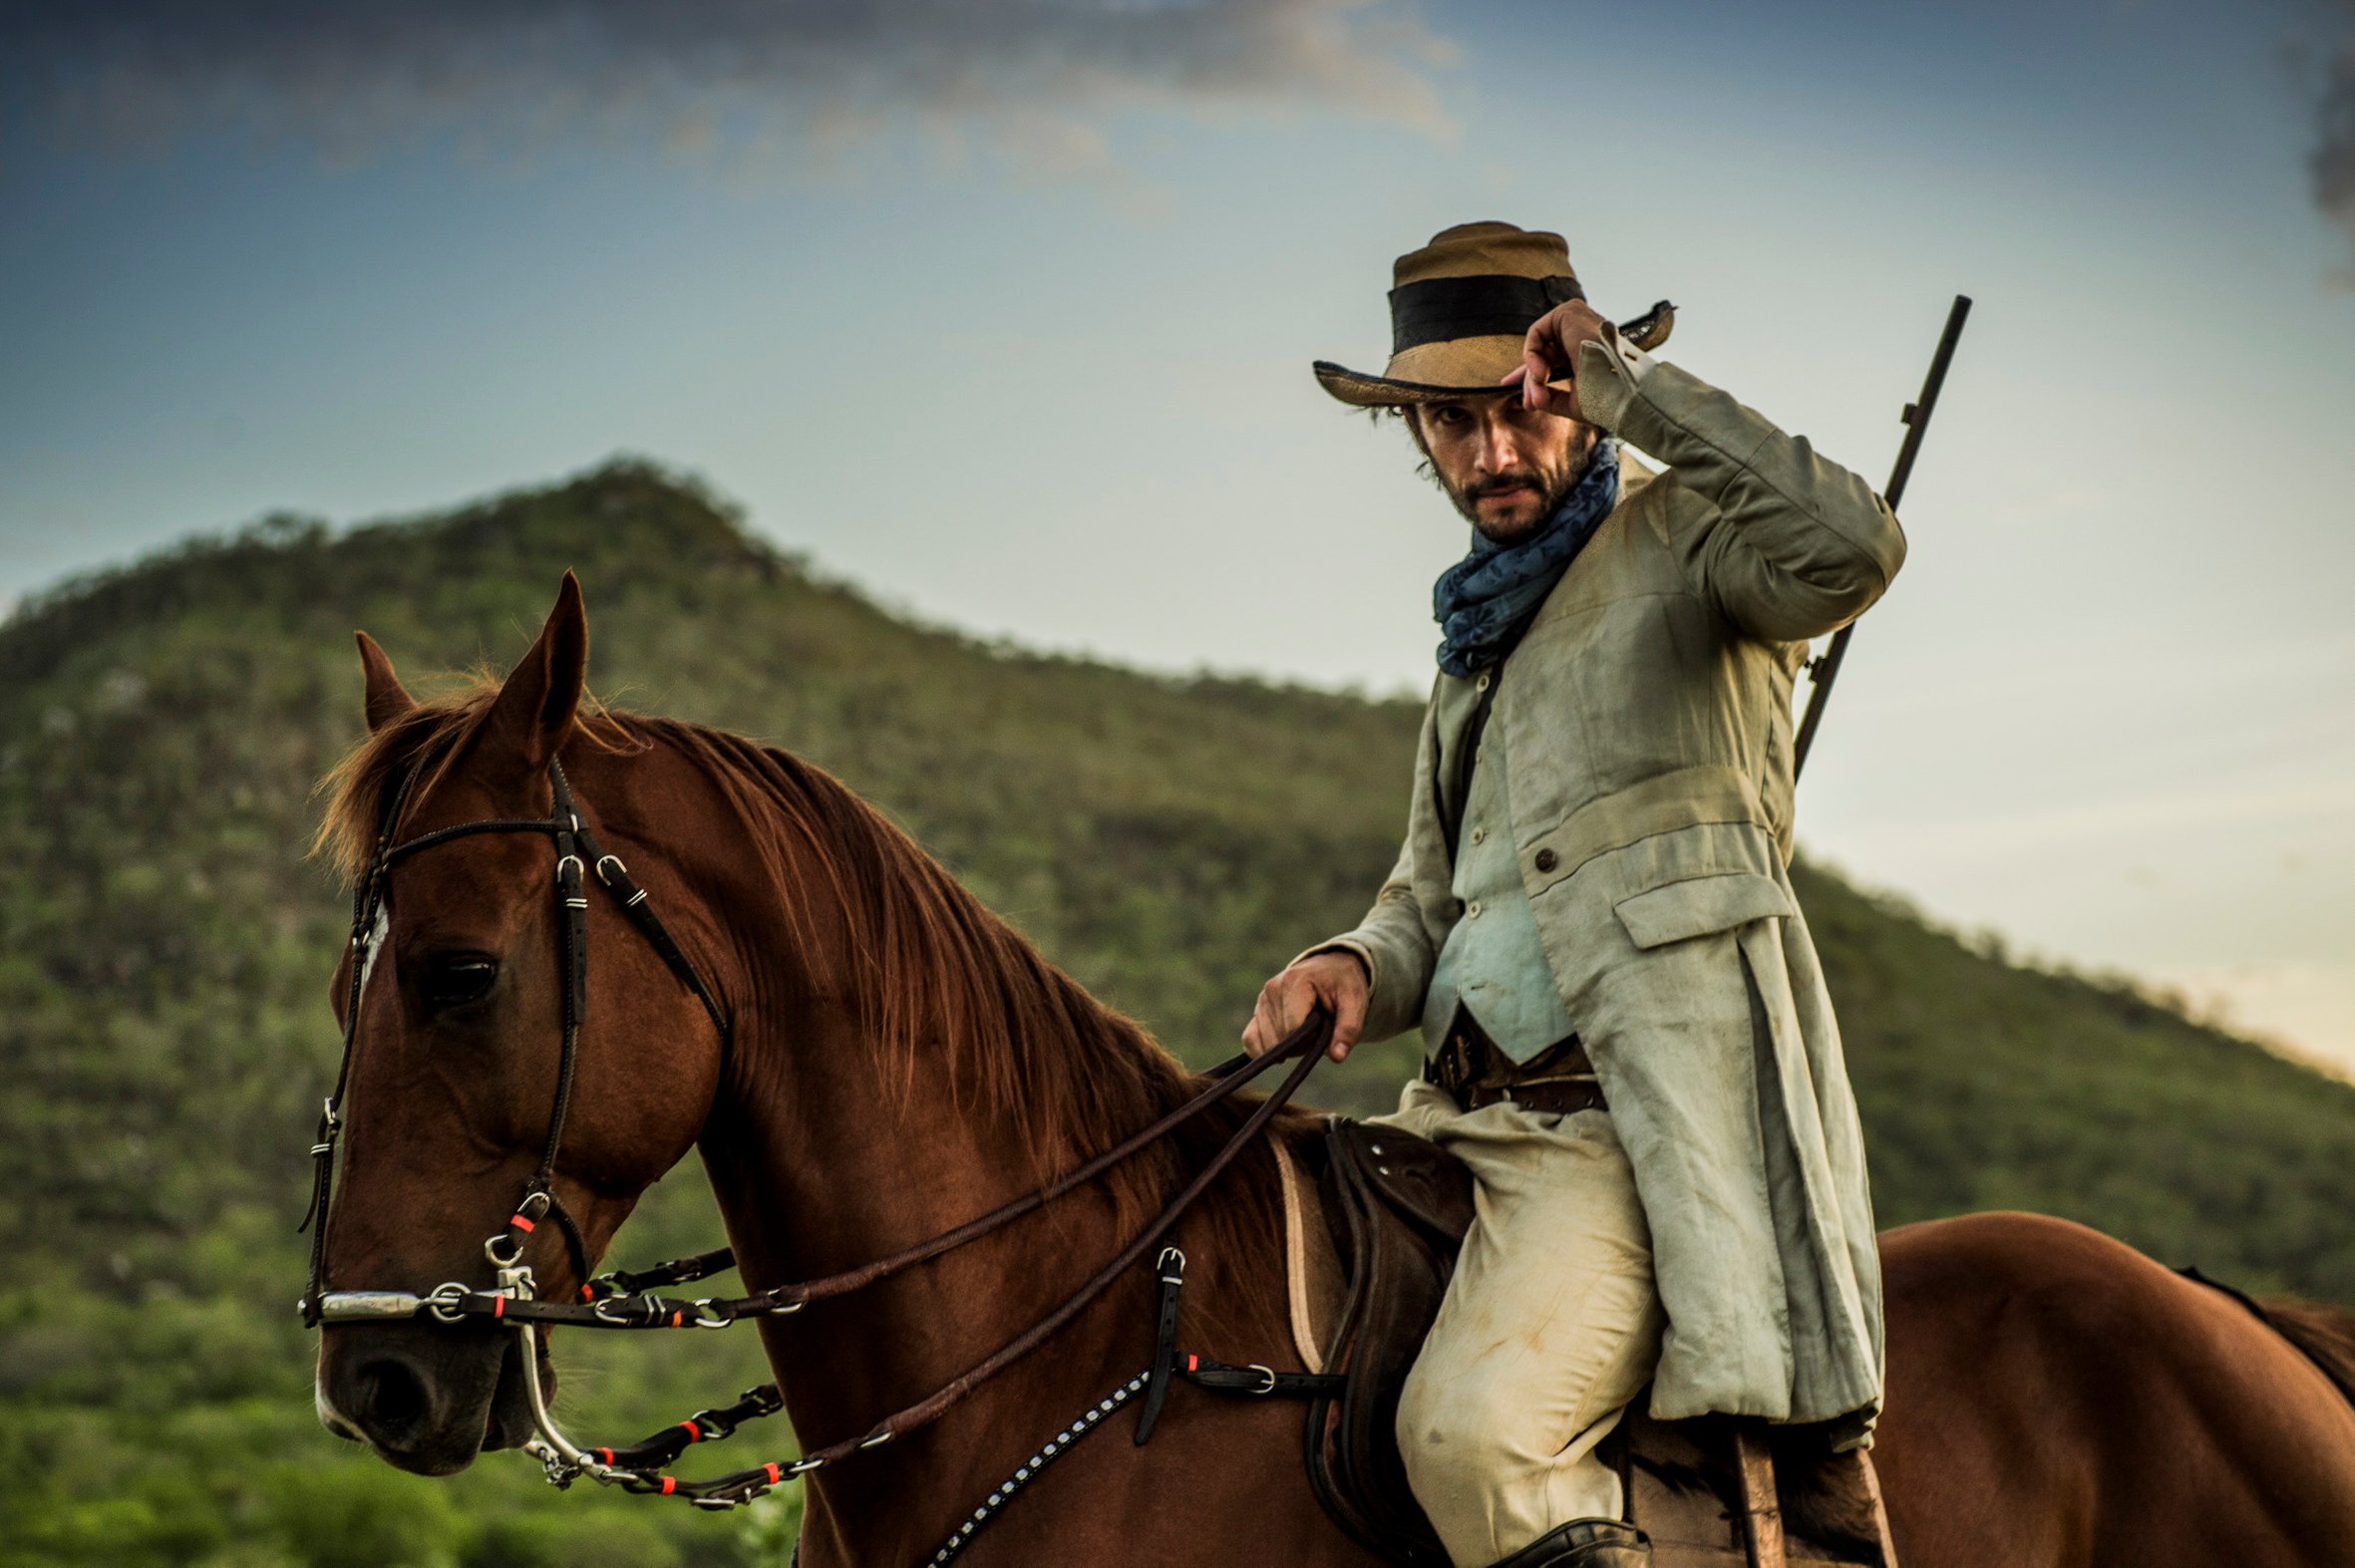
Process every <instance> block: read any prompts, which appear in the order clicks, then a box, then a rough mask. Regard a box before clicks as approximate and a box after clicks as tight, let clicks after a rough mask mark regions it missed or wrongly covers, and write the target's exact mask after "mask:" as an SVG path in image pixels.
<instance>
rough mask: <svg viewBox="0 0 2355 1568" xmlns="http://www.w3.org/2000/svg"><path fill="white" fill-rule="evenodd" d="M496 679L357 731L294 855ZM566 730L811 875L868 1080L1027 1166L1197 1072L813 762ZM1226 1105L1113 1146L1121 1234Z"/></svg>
mask: <svg viewBox="0 0 2355 1568" xmlns="http://www.w3.org/2000/svg"><path fill="white" fill-rule="evenodd" d="M497 695H498V685H497V683H496V681H494V680H492V679H491V678H490V677H488V676H478V677H476V678H475V679H474V680H473V681H472V682H471V683H470V684H468V685H466V686H464V687H462V688H460V689H459V690H457V691H455V692H452V693H449V694H446V695H443V696H440V697H436V698H433V699H429V700H427V701H425V702H421V703H420V704H418V706H417V707H415V708H413V709H411V710H410V711H409V712H408V713H406V714H404V715H403V716H402V717H400V718H399V719H396V720H394V721H392V722H391V723H390V724H388V725H386V726H385V727H384V728H383V729H381V730H379V731H377V732H376V733H375V734H373V735H371V736H370V737H369V738H368V739H367V740H366V741H364V742H362V743H361V744H360V746H359V747H357V748H356V749H355V750H354V751H353V752H352V753H351V754H350V755H349V756H347V757H346V758H345V759H344V760H343V761H342V762H341V763H339V764H338V765H337V766H336V768H335V769H334V771H333V772H331V773H330V774H329V775H328V776H327V778H326V779H325V780H324V781H323V782H322V784H321V786H320V787H321V789H322V790H324V791H327V792H328V794H329V799H328V804H327V809H326V813H325V816H324V818H323V820H322V822H321V824H320V827H319V833H318V837H317V839H316V841H315V843H314V851H315V852H319V853H323V854H325V855H326V856H327V858H328V859H329V860H330V861H331V863H333V864H334V865H335V866H336V867H337V868H338V869H340V870H341V871H342V872H343V874H344V875H345V876H346V877H347V878H350V877H353V876H356V875H358V874H359V873H360V872H361V871H362V870H363V869H365V867H366V864H367V861H368V858H369V856H370V855H371V854H372V853H373V851H374V847H375V841H376V837H377V833H378V830H379V829H378V823H379V821H380V820H381V813H382V811H383V810H384V806H385V801H386V791H387V790H388V789H390V788H392V787H394V785H395V783H396V781H397V780H398V779H399V778H400V777H401V776H402V775H403V774H404V773H405V772H406V771H407V770H408V769H410V768H412V767H418V768H422V769H424V770H425V772H424V774H423V775H422V776H421V778H420V780H419V784H418V786H417V788H416V789H415V790H414V791H413V796H412V797H413V799H422V798H423V797H424V796H425V795H426V794H428V793H430V792H431V790H432V788H433V787H434V785H435V784H438V783H439V782H440V781H441V779H442V778H443V777H444V776H446V775H447V774H449V773H450V772H452V771H453V770H455V769H456V768H457V767H458V766H460V765H461V763H462V762H463V759H464V757H465V755H466V753H467V751H468V742H469V740H470V739H471V738H472V735H473V733H474V731H475V729H476V728H477V727H478V726H479V725H480V723H481V721H482V718H483V715H484V714H485V713H486V712H487V711H488V710H489V708H490V706H491V702H492V700H493V699H494V698H495V697H496V696H497ZM568 746H587V747H591V748H594V749H597V750H601V751H605V752H621V753H626V752H636V751H650V750H654V749H658V748H659V749H662V750H665V751H669V752H671V753H673V754H675V755H677V756H678V757H680V758H681V759H683V760H684V761H686V762H687V763H688V764H689V765H690V766H692V767H694V768H695V769H696V770H697V771H698V772H699V773H701V774H702V775H703V776H704V777H705V778H706V779H707V780H709V781H710V782H711V783H712V784H713V785H714V786H715V787H716V788H717V789H718V790H719V791H720V793H721V794H722V795H723V797H724V798H726V799H727V800H728V801H729V802H730V804H731V806H732V808H733V809H734V810H735V812H736V813H737V815H738V816H739V817H741V819H742V822H741V826H742V828H743V830H744V842H745V845H746V848H747V850H748V852H749V853H751V854H754V855H757V856H758V857H759V862H760V868H761V870H762V871H763V873H764V874H765V875H766V876H767V878H768V879H770V880H771V881H772V882H773V883H774V884H775V885H778V886H780V887H793V886H796V885H808V884H809V882H810V880H811V878H812V877H813V875H814V874H815V875H816V876H818V877H820V878H822V879H823V880H824V882H825V884H826V885H827V887H828V890H829V891H830V892H831V893H832V894H833V895H834V902H835V903H836V904H837V905H838V906H839V908H840V909H841V912H842V917H843V918H844V919H846V920H847V921H849V922H850V924H851V930H850V932H849V936H848V940H847V942H846V943H845V944H844V947H845V950H846V951H847V953H848V954H849V955H850V960H849V962H850V964H851V966H852V971H853V972H852V973H850V974H848V975H846V976H845V977H844V979H845V981H846V982H847V985H848V987H849V990H850V993H851V996H852V998H853V1005H854V1006H855V1008H856V1009H857V1011H858V1013H859V1015H860V1017H861V1019H862V1021H863V1024H864V1029H865V1033H866V1036H867V1039H868V1041H869V1043H870V1045H871V1048H872V1049H873V1050H874V1051H875V1052H876V1053H877V1057H878V1067H879V1068H880V1070H881V1072H882V1075H883V1076H884V1078H885V1080H886V1082H888V1083H894V1084H896V1085H897V1086H898V1087H899V1088H900V1089H901V1090H902V1091H903V1092H904V1091H905V1090H906V1089H908V1088H910V1087H912V1086H913V1085H914V1084H915V1082H916V1080H917V1076H918V1075H919V1074H936V1075H940V1076H942V1077H943V1078H944V1079H945V1081H946V1082H947V1083H948V1084H949V1085H950V1086H951V1088H952V1092H953V1093H954V1094H955V1096H956V1097H957V1099H958V1101H959V1102H960V1104H961V1105H965V1106H970V1107H971V1108H972V1109H973V1110H974V1111H976V1112H978V1113H980V1114H983V1115H988V1116H996V1117H1003V1118H1005V1119H1006V1121H1007V1122H1008V1123H1009V1124H1011V1125H1013V1126H1015V1127H1017V1128H1019V1129H1020V1130H1021V1133H1022V1135H1023V1139H1024V1142H1025V1144H1026V1145H1027V1151H1028V1154H1029V1156H1030V1159H1031V1162H1032V1164H1033V1167H1034V1173H1035V1174H1037V1175H1039V1176H1041V1177H1043V1176H1045V1175H1047V1174H1051V1173H1053V1172H1055V1171H1057V1170H1060V1169H1063V1168H1066V1167H1068V1166H1069V1165H1070V1164H1072V1163H1076V1158H1075V1156H1077V1157H1084V1156H1085V1155H1086V1154H1088V1153H1090V1152H1093V1151H1095V1150H1097V1149H1100V1148H1103V1147H1105V1146H1107V1145H1109V1144H1110V1143H1111V1142H1112V1141H1113V1140H1115V1139H1116V1138H1118V1137H1120V1136H1122V1135H1124V1134H1126V1133H1128V1132H1130V1131H1132V1130H1135V1129H1136V1128H1139V1127H1142V1126H1144V1125H1145V1124H1147V1123H1148V1122H1150V1121H1152V1120H1153V1119H1154V1118H1155V1117H1157V1116H1159V1115H1161V1114H1162V1113H1163V1112H1164V1111H1166V1110H1168V1109H1170V1108H1171V1107H1172V1106H1174V1105H1176V1104H1177V1103H1178V1102H1179V1101H1180V1100H1181V1099H1183V1098H1185V1097H1186V1096H1187V1095H1189V1094H1191V1093H1192V1092H1193V1090H1194V1089H1195V1088H1196V1087H1197V1081H1195V1080H1193V1079H1192V1078H1191V1077H1190V1076H1189V1075H1188V1074H1186V1072H1185V1071H1184V1070H1183V1069H1182V1068H1181V1067H1180V1066H1179V1065H1178V1063H1177V1061H1176V1059H1175V1058H1173V1057H1172V1056H1171V1055H1170V1054H1169V1053H1168V1052H1167V1051H1166V1050H1165V1049H1163V1047H1162V1046H1161V1045H1160V1044H1159V1043H1157V1042H1156V1041H1155V1040H1154V1039H1153V1037H1152V1036H1151V1035H1150V1034H1149V1033H1148V1032H1147V1031H1146V1030H1145V1029H1144V1028H1143V1027H1142V1026H1140V1025H1139V1024H1137V1023H1136V1022H1135V1021H1133V1020H1131V1019H1129V1018H1126V1017H1124V1016H1123V1015H1121V1014H1119V1013H1117V1012H1115V1011H1113V1010H1112V1009H1111V1008H1109V1007H1107V1006H1105V1005H1104V1004H1103V1003H1101V1002H1099V1001H1097V1000H1096V999H1095V998H1094V997H1093V996H1091V995H1089V994H1088V992H1087V991H1086V990H1085V989H1084V988H1083V987H1082V986H1081V985H1080V984H1079V983H1078V982H1077V981H1075V980H1073V979H1072V978H1071V977H1070V976H1068V975H1066V974H1064V973H1063V971H1061V970H1060V969H1058V968H1056V967H1055V966H1054V965H1053V964H1051V963H1050V962H1048V960H1047V959H1046V957H1045V955H1043V954H1042V953H1040V952H1039V950H1038V949H1037V947H1035V946H1034V945H1033V944H1032V943H1031V942H1030V940H1029V939H1028V938H1027V937H1025V936H1023V935H1022V934H1021V933H1020V932H1018V931H1016V930H1014V929H1013V928H1012V927H1011V926H1009V925H1007V924H1006V923H1005V921H1003V920H1001V919H1000V918H999V917H998V916H997V915H995V914H994V913H992V912H991V911H990V910H989V909H988V908H986V907H985V906H984V905H983V904H982V903H981V901H980V900H979V899H977V898H975V897H974V896H973V895H972V894H971V893H970V892H968V891H966V890H965V888H964V887H963V886H962V885H960V884H959V883H958V882H957V880H956V879H955V878H954V877H953V876H951V875H950V874H949V872H948V871H947V869H946V868H945V867H943V866H942V865H941V864H940V863H939V862H938V861H937V860H935V859H934V858H933V857H932V856H931V855H930V854H928V853H926V852H925V850H924V849H923V848H922V847H921V846H920V845H918V844H917V843H916V842H915V840H914V839H913V838H911V837H909V836H908V834H907V833H905V832H903V831H902V830H901V829H900V828H898V827H897V826H895V825H894V824H892V823H891V822H890V821H889V820H887V819H886V818H885V817H884V816H883V815H882V813H881V812H879V811H877V810H876V809H875V808H874V807H872V806H870V805H868V804H867V803H866V802H865V801H863V800H861V799H860V798H859V797H858V796H857V795H855V794H854V793H852V792H851V790H850V789H849V788H848V786H846V785H844V784H841V782H840V781H838V780H837V779H835V778H834V777H833V776H832V775H830V774H828V773H826V772H825V771H824V770H823V769H819V768H816V767H814V766H812V765H810V764H809V763H806V762H803V761H802V760H801V759H799V758H797V757H794V756H793V755H792V754H790V753H788V752H784V751H781V750H779V749H777V748H774V747H765V746H762V745H760V744H759V743H757V742H755V741H752V740H748V739H746V738H745V737H743V736H739V735H734V734H730V733H728V732H726V731H721V730H716V729H710V728H707V727H705V726H702V725H696V724H689V723H685V722H682V721H679V720H674V719H662V718H655V717H651V716H648V715H644V714H636V713H630V712H626V711H621V710H615V709H608V708H605V707H603V706H601V705H593V704H592V705H585V706H584V709H583V716H582V719H581V722H580V724H579V726H578V727H577V729H576V731H575V735H574V738H573V740H572V741H571V742H569V743H568ZM589 803H590V804H591V805H592V806H593V805H594V801H590V802H589ZM788 906H789V908H790V909H791V910H792V912H793V916H794V919H795V920H796V921H797V923H798V922H801V921H803V920H804V919H806V917H807V915H808V912H809V911H808V910H807V909H806V908H805V907H803V906H802V903H801V902H797V901H796V900H793V899H790V898H789V899H788ZM1242 1113H1243V1112H1242V1110H1241V1109H1239V1108H1236V1107H1234V1105H1233V1102H1232V1101H1231V1100H1230V1101H1229V1102H1227V1104H1224V1105H1220V1106H1217V1107H1214V1108H1213V1109H1212V1110H1211V1111H1210V1112H1208V1113H1206V1114H1205V1115H1203V1116H1200V1117H1197V1118H1195V1120H1194V1121H1193V1122H1192V1123H1190V1124H1189V1125H1188V1127H1187V1128H1185V1129H1184V1130H1183V1131H1182V1132H1181V1134H1180V1135H1179V1136H1177V1137H1176V1138H1174V1139H1173V1140H1172V1141H1171V1146H1170V1150H1169V1157H1167V1158H1164V1159H1160V1160H1157V1159H1154V1158H1152V1157H1151V1156H1150V1155H1148V1156H1146V1157H1141V1158H1138V1159H1134V1160H1131V1161H1128V1162H1127V1163H1126V1164H1125V1165H1124V1166H1122V1167H1121V1168H1119V1169H1117V1170H1115V1171H1114V1172H1113V1173H1112V1175H1111V1176H1110V1177H1108V1178H1107V1182H1106V1190H1107V1192H1108V1193H1109V1194H1110V1195H1111V1197H1112V1198H1113V1201H1114V1204H1115V1206H1116V1210H1117V1216H1118V1222H1119V1224H1120V1227H1121V1229H1122V1230H1123V1231H1124V1233H1126V1232H1127V1231H1128V1230H1129V1229H1131V1228H1132V1227H1133V1226H1135V1225H1137V1224H1141V1223H1142V1222H1143V1220H1144V1218H1145V1216H1146V1215H1148V1214H1150V1213H1151V1212H1152V1211H1153V1210H1154V1209H1155V1208H1156V1207H1158V1206H1159V1204H1160V1202H1161V1201H1163V1199H1164V1198H1165V1197H1166V1196H1167V1193H1168V1190H1169V1181H1170V1177H1171V1175H1172V1174H1173V1171H1174V1169H1175V1168H1190V1167H1192V1166H1194V1165H1197V1164H1198V1163H1199V1162H1200V1161H1201V1159H1203V1158H1205V1157H1206V1156H1207V1154H1208V1153H1209V1151H1210V1150H1211V1149H1212V1148H1214V1147H1215V1146H1216V1144H1217V1143H1218V1142H1219V1141H1222V1140H1223V1138H1224V1137H1225V1135H1226V1134H1227V1133H1228V1132H1229V1131H1231V1130H1232V1128H1233V1126H1234V1124H1235V1122H1236V1121H1237V1120H1238V1119H1239V1118H1240V1116H1241V1114H1242ZM1289 1115H1290V1113H1289V1112H1287V1116H1289ZM1289 1125H1290V1126H1291V1127H1295V1128H1296V1127H1297V1126H1298V1125H1299V1122H1298V1120H1297V1119H1293V1120H1291V1121H1290V1122H1289ZM1264 1160H1265V1156H1264V1154H1263V1152H1262V1151H1259V1150H1253V1151H1250V1163H1251V1164H1252V1165H1256V1166H1260V1167H1261V1169H1262V1170H1264V1168H1265V1166H1264V1164H1263V1161H1264ZM1223 1185H1226V1187H1227V1190H1228V1192H1229V1194H1230V1197H1231V1198H1234V1199H1240V1200H1242V1201H1240V1202H1239V1203H1237V1202H1229V1203H1225V1204H1220V1205H1216V1206H1215V1210H1214V1212H1219V1213H1222V1214H1224V1215H1227V1216H1231V1218H1232V1220H1233V1222H1235V1223H1238V1224H1242V1225H1247V1226H1250V1227H1251V1229H1252V1231H1253V1232H1255V1233H1256V1234H1257V1235H1258V1236H1260V1237H1262V1238H1264V1237H1265V1236H1266V1235H1268V1234H1269V1233H1270V1232H1269V1230H1268V1229H1267V1228H1266V1227H1271V1226H1273V1225H1274V1224H1275V1223H1276V1219H1275V1214H1274V1207H1275V1203H1276V1199H1277V1193H1276V1190H1275V1186H1274V1183H1273V1182H1272V1181H1265V1180H1250V1181H1238V1182H1232V1183H1224V1184H1223ZM1246 1192H1248V1193H1250V1194H1251V1197H1249V1198H1247V1199H1246V1198H1244V1194H1245V1193H1246ZM1246 1211H1248V1212H1246ZM1262 1244H1264V1242H1263V1241H1262Z"/></svg>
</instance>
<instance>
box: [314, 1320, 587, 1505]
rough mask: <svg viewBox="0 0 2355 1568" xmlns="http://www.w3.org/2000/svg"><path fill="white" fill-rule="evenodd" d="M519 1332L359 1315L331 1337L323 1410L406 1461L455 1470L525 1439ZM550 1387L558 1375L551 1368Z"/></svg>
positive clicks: (322, 1380) (399, 1464) (394, 1460)
mask: <svg viewBox="0 0 2355 1568" xmlns="http://www.w3.org/2000/svg"><path fill="white" fill-rule="evenodd" d="M524 1376H525V1372H524V1368H523V1358H522V1354H521V1350H520V1347H519V1345H518V1343H517V1337H516V1336H514V1335H512V1334H505V1333H474V1332H469V1331H467V1330H464V1329H451V1328H446V1327H443V1326H440V1325H431V1326H429V1325H425V1324H351V1325H345V1326H337V1327H330V1328H329V1329H328V1330H327V1331H326V1332H325V1334H324V1335H322V1337H321V1341H320V1347H319V1371H318V1387H317V1394H316V1399H317V1404H318V1408H319V1419H320V1422H321V1424H323V1425H324V1426H325V1427H326V1428H327V1429H328V1430H329V1431H331V1432H334V1433H335V1434H336V1435H337V1436H339V1437H350V1438H354V1439H357V1440H359V1441H362V1442H365V1443H367V1444H368V1445H369V1446H370V1447H371V1448H374V1449H375V1450H376V1451H377V1453H378V1454H379V1455H381V1456H382V1457H383V1458H384V1459H385V1461H386V1462H387V1463H389V1464H392V1465H394V1466H395V1467H396V1468H399V1469H404V1470H408V1471H411V1472H413V1473H415V1474H419V1475H450V1474H454V1473H455V1472H457V1471H459V1470H463V1469H465V1468H466V1467H467V1466H468V1465H469V1464H471V1463H473V1462H474V1458H475V1455H476V1454H477V1453H479V1452H481V1451H482V1450H483V1449H485V1448H507V1447H514V1446H516V1445H518V1444H520V1443H521V1442H522V1441H523V1440H524V1439H525V1438H526V1437H528V1436H529V1435H530V1432H531V1411H530V1404H529V1401H528V1398H527V1391H526V1390H525V1388H524V1386H523V1382H522V1380H523V1378H524ZM540 1376H541V1377H542V1378H543V1379H545V1380H546V1382H544V1383H543V1384H542V1387H543V1388H545V1387H548V1386H549V1385H550V1384H552V1383H553V1381H554V1380H553V1377H552V1375H551V1374H550V1372H549V1371H548V1370H547V1369H545V1368H544V1367H543V1368H542V1369H540Z"/></svg>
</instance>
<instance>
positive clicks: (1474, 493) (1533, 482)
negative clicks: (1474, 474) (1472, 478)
mask: <svg viewBox="0 0 2355 1568" xmlns="http://www.w3.org/2000/svg"><path fill="white" fill-rule="evenodd" d="M1521 489H1525V490H1534V491H1536V492H1537V493H1538V494H1540V495H1542V494H1544V493H1545V483H1544V481H1543V480H1542V479H1540V478H1538V477H1537V475H1536V474H1534V473H1531V472H1527V471H1514V472H1509V473H1499V474H1495V475H1493V476H1492V477H1489V478H1485V479H1482V480H1480V481H1479V482H1477V483H1474V484H1468V485H1466V486H1465V487H1464V498H1465V499H1466V500H1481V499H1483V498H1485V497H1487V496H1490V495H1501V494H1503V493H1504V492H1505V491H1507V490H1521Z"/></svg>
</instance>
